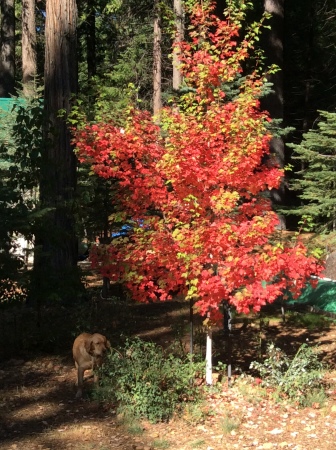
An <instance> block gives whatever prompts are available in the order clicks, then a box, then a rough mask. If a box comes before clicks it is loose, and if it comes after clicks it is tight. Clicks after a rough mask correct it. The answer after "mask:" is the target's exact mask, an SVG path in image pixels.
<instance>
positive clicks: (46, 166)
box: [35, 0, 78, 298]
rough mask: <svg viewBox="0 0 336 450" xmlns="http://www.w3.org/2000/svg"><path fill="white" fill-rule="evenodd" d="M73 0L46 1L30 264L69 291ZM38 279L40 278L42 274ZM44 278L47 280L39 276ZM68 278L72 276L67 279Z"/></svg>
mask: <svg viewBox="0 0 336 450" xmlns="http://www.w3.org/2000/svg"><path fill="white" fill-rule="evenodd" d="M76 22H77V7H76V2H75V0H47V8H46V32H45V37H46V40H45V68H44V83H45V84H44V89H45V93H44V115H45V129H44V140H45V144H46V148H45V154H44V160H43V166H42V176H41V184H40V196H41V208H42V210H44V211H46V210H49V212H48V214H44V216H43V226H42V227H41V229H40V230H39V234H38V236H37V239H36V242H37V245H38V246H39V248H40V249H41V253H40V254H39V255H38V254H37V256H38V257H37V261H36V265H35V268H36V270H37V278H38V280H39V282H40V284H43V286H44V288H45V289H46V290H50V292H53V291H55V290H56V291H57V290H60V291H62V290H63V291H65V294H64V293H63V294H62V295H60V296H61V297H63V298H64V295H65V297H66V296H67V293H69V297H70V296H71V295H73V291H71V287H70V286H66V284H67V283H68V282H69V283H70V280H66V279H65V277H67V276H70V274H71V273H76V271H75V270H74V269H76V266H77V258H78V242H77V237H76V234H75V223H74V217H73V206H74V204H73V200H74V193H75V188H76V158H75V154H74V152H73V147H72V145H71V135H70V131H69V127H68V125H67V123H66V119H67V116H68V113H69V111H70V108H71V98H72V95H73V94H75V93H76V91H77V64H76ZM43 276H44V278H43V279H41V277H43ZM46 277H50V279H51V281H50V282H49V285H48V284H47V283H46V281H45V278H46ZM71 281H74V280H71Z"/></svg>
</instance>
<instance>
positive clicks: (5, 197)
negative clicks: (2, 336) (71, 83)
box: [0, 97, 43, 295]
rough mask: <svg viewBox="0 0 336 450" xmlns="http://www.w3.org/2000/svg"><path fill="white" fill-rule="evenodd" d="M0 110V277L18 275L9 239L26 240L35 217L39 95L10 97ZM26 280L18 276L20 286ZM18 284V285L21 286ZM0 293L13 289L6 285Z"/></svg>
mask: <svg viewBox="0 0 336 450" xmlns="http://www.w3.org/2000/svg"><path fill="white" fill-rule="evenodd" d="M11 103H12V107H11V109H10V110H9V111H4V110H0V124H1V127H0V128H1V132H0V216H1V222H0V248H1V249H2V251H1V253H0V279H4V278H6V279H8V280H12V284H13V286H17V287H18V288H19V290H20V286H18V285H17V282H18V280H19V278H22V271H21V270H20V269H22V267H23V263H24V261H23V259H22V258H20V257H18V256H15V254H14V253H13V250H15V243H14V241H13V238H14V237H15V236H17V235H22V236H24V237H25V238H26V239H27V240H30V239H31V238H32V235H33V224H34V221H35V219H36V205H37V196H38V191H37V186H38V179H39V170H40V161H41V152H42V120H43V115H42V108H41V103H40V99H39V98H35V99H31V100H27V99H24V98H21V97H19V98H16V99H13V100H12V102H11ZM25 281H26V280H23V279H21V280H20V283H21V285H22V284H24V283H25ZM21 287H22V286H21ZM4 292H13V289H12V288H11V289H8V287H6V289H5V291H3V292H2V295H5V294H4Z"/></svg>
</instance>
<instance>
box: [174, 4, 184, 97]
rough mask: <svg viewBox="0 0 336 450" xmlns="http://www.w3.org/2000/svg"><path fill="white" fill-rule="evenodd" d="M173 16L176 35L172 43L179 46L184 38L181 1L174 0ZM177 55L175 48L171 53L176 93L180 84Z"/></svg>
mask: <svg viewBox="0 0 336 450" xmlns="http://www.w3.org/2000/svg"><path fill="white" fill-rule="evenodd" d="M174 14H175V27H176V34H175V40H174V43H175V45H176V44H179V43H181V42H182V40H183V37H184V14H183V6H182V0H174ZM179 54H180V52H179V51H178V50H177V48H175V49H174V52H173V89H174V90H176V91H178V90H179V89H180V87H181V84H182V74H181V70H180V69H179V63H180V62H179Z"/></svg>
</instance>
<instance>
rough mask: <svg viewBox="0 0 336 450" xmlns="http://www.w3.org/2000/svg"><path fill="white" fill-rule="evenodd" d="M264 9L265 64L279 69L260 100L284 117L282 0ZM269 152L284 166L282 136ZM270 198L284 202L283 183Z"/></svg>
mask: <svg viewBox="0 0 336 450" xmlns="http://www.w3.org/2000/svg"><path fill="white" fill-rule="evenodd" d="M264 9H265V11H266V12H268V13H270V14H271V15H272V17H271V19H270V22H268V24H269V25H270V29H269V30H266V31H265V55H266V63H267V65H272V64H276V65H277V66H278V67H279V68H280V70H279V71H278V72H276V73H274V74H271V75H270V76H269V81H270V82H272V83H273V88H272V89H273V92H272V93H270V94H269V95H267V97H266V98H264V99H263V101H262V106H263V108H265V109H266V110H267V111H268V112H269V113H270V116H271V118H272V119H281V120H283V118H284V94H283V72H282V68H283V26H284V0H264ZM271 152H272V154H273V155H275V156H276V159H277V162H278V164H279V166H280V167H284V166H285V144H284V141H283V139H282V138H280V137H274V138H273V139H272V141H271ZM272 200H273V202H274V203H275V204H284V202H285V185H284V183H282V185H281V186H280V188H279V189H276V190H273V191H272ZM279 219H280V221H281V222H282V223H281V227H282V228H284V227H285V222H284V219H283V218H282V217H279Z"/></svg>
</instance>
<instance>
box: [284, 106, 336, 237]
mask: <svg viewBox="0 0 336 450" xmlns="http://www.w3.org/2000/svg"><path fill="white" fill-rule="evenodd" d="M290 147H291V148H293V149H294V153H293V159H294V160H298V161H300V163H301V170H299V171H298V172H297V174H296V175H297V178H296V180H295V181H294V182H293V188H294V189H297V190H298V191H299V192H300V194H299V197H300V198H301V200H302V206H298V207H296V208H295V210H294V209H293V210H291V211H290V213H291V214H296V215H299V216H302V217H303V219H302V220H304V222H305V223H304V226H305V228H308V231H317V230H323V231H331V230H333V229H334V227H335V223H336V209H335V189H336V113H330V112H326V111H320V121H319V122H318V124H317V128H316V129H312V130H310V131H308V133H306V134H304V135H303V140H302V142H301V143H300V144H291V145H290Z"/></svg>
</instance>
